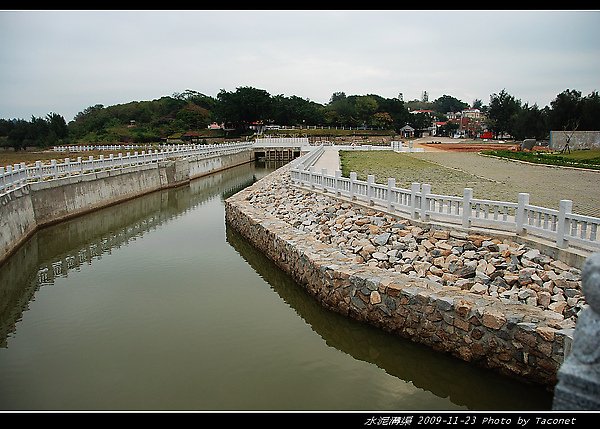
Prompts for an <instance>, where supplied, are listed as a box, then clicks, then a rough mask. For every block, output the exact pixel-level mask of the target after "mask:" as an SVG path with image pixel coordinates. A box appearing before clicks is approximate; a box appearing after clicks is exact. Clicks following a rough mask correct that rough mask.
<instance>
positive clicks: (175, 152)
mask: <svg viewBox="0 0 600 429" xmlns="http://www.w3.org/2000/svg"><path fill="white" fill-rule="evenodd" d="M251 148H252V143H249V142H240V143H226V144H215V145H186V146H178V145H174V146H172V147H165V148H163V149H161V150H149V151H147V152H146V151H141V152H137V151H136V152H134V153H129V152H127V153H126V154H125V155H123V154H122V153H119V154H117V155H114V154H109V155H108V156H104V155H100V156H98V157H93V156H89V157H87V158H83V157H77V158H76V159H74V160H73V159H70V158H65V159H64V160H63V161H60V162H59V161H57V160H56V159H52V160H50V161H49V162H42V161H36V162H35V163H34V165H29V166H28V165H25V163H24V162H22V163H19V164H14V165H8V166H6V167H0V196H2V195H5V194H8V193H10V192H13V191H15V190H17V189H20V188H22V187H23V186H25V185H27V184H28V183H33V182H39V181H45V180H53V179H58V178H61V177H67V176H75V175H80V174H87V173H94V172H98V171H103V170H115V169H122V168H127V167H135V166H141V165H144V164H152V163H158V162H159V161H163V160H166V159H172V158H185V157H191V156H198V157H203V158H210V157H213V156H220V155H228V154H232V153H237V152H241V151H244V150H249V149H251ZM71 150H73V149H71Z"/></svg>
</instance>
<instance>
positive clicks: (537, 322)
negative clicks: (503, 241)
mask: <svg viewBox="0 0 600 429" xmlns="http://www.w3.org/2000/svg"><path fill="white" fill-rule="evenodd" d="M288 168H289V166H288V165H286V166H284V167H282V168H280V169H278V170H276V171H275V172H273V173H271V174H270V175H268V176H266V177H265V178H263V179H261V180H260V181H258V182H257V183H255V184H253V185H252V186H250V187H248V188H246V189H244V190H242V191H240V192H239V193H237V194H235V195H234V196H232V197H230V198H228V199H227V200H226V201H225V216H226V221H227V223H228V224H229V225H230V226H232V227H233V228H235V229H236V230H237V231H239V232H240V233H241V234H242V235H243V236H244V237H246V238H247V239H248V240H249V241H250V242H251V243H252V244H253V245H254V246H255V247H257V248H258V249H259V250H260V251H262V252H263V253H264V254H266V255H267V256H268V257H269V258H270V259H271V260H273V261H274V262H275V263H276V264H277V265H278V266H279V267H280V268H281V269H283V270H284V271H286V272H287V273H288V274H290V275H291V276H292V277H293V278H294V280H295V281H297V282H298V283H299V284H301V285H302V286H303V287H304V288H305V289H306V290H307V291H308V293H310V294H311V295H312V296H313V297H314V298H316V299H317V300H318V301H319V303H320V304H321V305H323V306H324V307H325V308H327V309H329V310H332V311H336V312H338V313H341V314H343V315H346V316H348V317H350V318H353V319H356V320H358V321H361V322H366V323H369V324H371V325H374V326H376V327H378V328H381V329H383V330H385V331H388V332H391V333H394V334H396V335H399V336H401V337H404V338H408V339H410V340H412V341H414V342H418V343H422V344H425V345H427V346H429V347H431V348H433V349H434V350H437V351H442V352H447V353H450V354H452V355H453V356H455V357H457V358H460V359H462V360H464V361H467V362H471V363H474V364H477V365H479V366H482V367H485V368H489V369H492V370H494V371H497V372H499V373H501V374H504V375H507V376H511V377H514V378H518V379H522V380H527V381H531V382H534V383H538V384H541V385H545V386H546V387H547V388H552V387H553V386H554V385H555V384H556V380H557V378H556V375H557V372H558V369H559V367H560V365H561V364H562V362H563V361H564V358H565V355H566V354H567V353H568V351H569V349H570V346H571V341H572V334H573V330H572V329H560V330H557V329H555V328H553V327H552V325H553V324H554V322H555V319H554V318H552V317H550V316H548V315H547V314H545V313H544V312H543V311H542V310H541V309H539V308H535V307H531V306H525V305H523V304H506V303H503V302H501V301H499V300H497V299H495V298H491V297H488V296H482V295H476V294H473V293H469V292H468V291H463V290H457V288H452V287H445V286H441V285H440V284H438V283H436V282H433V281H431V280H428V279H423V278H419V279H415V278H409V277H408V276H406V275H404V274H401V273H397V272H390V271H386V270H382V269H380V268H377V267H370V266H368V265H365V264H357V263H355V262H353V260H352V259H351V258H349V257H347V256H345V255H343V254H342V253H341V252H340V251H339V249H337V248H336V247H335V246H333V245H328V244H324V243H323V242H320V241H318V240H317V239H316V238H315V237H314V236H312V235H310V234H308V233H306V232H304V231H299V230H298V229H295V228H294V227H293V226H292V225H290V224H288V223H286V222H284V221H282V220H280V219H277V218H275V217H274V216H271V215H269V214H267V213H265V212H264V210H261V209H259V208H257V207H254V206H253V205H252V203H251V202H250V201H248V198H247V197H249V195H250V194H252V193H253V192H256V191H257V190H260V189H265V190H268V189H269V188H270V187H271V185H272V184H273V183H275V182H276V181H278V180H281V179H282V177H283V175H285V174H289V173H288Z"/></svg>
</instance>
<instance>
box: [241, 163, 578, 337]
mask: <svg viewBox="0 0 600 429" xmlns="http://www.w3.org/2000/svg"><path fill="white" fill-rule="evenodd" d="M245 199H246V200H247V201H248V202H249V203H251V204H252V206H253V207H256V208H260V209H261V210H263V211H264V212H265V213H266V214H268V215H270V216H273V217H275V218H277V219H279V220H282V221H284V222H286V223H288V224H289V225H291V226H293V227H294V228H295V229H297V230H299V231H303V232H304V233H309V234H311V235H313V236H314V237H315V238H317V239H318V240H319V241H321V242H322V243H325V244H330V245H334V246H336V247H337V248H338V249H339V251H340V252H341V253H342V254H344V255H345V256H348V257H350V258H351V260H352V262H353V263H355V264H366V265H368V266H370V267H377V268H380V269H382V270H386V271H391V272H399V273H403V274H405V275H407V276H408V277H409V278H416V279H418V278H424V279H428V280H431V281H434V282H437V283H439V284H440V285H443V286H449V287H457V288H460V289H462V290H465V291H468V292H471V293H474V294H477V295H486V296H489V297H493V298H496V299H498V300H499V301H501V302H504V303H507V304H515V303H520V304H523V305H528V306H534V307H538V308H540V309H542V310H545V311H551V312H553V313H555V314H553V316H559V317H553V320H555V322H554V326H553V327H554V328H556V329H565V328H573V327H574V326H575V323H576V321H577V315H578V314H579V312H580V311H581V309H582V308H583V306H584V305H585V299H584V297H583V296H582V293H581V277H580V270H579V269H577V268H574V267H570V266H568V265H566V264H564V263H563V262H561V261H559V260H554V259H552V258H550V257H549V256H546V255H543V254H541V253H540V251H539V250H537V249H532V248H530V247H528V246H526V245H523V244H518V243H515V242H511V241H509V240H500V239H498V238H494V237H492V236H491V235H482V234H467V233H464V232H457V231H448V230H441V229H434V228H426V227H422V226H417V225H412V224H411V222H410V221H409V220H403V219H402V220H400V219H397V218H394V217H392V216H390V215H387V214H384V213H381V212H379V211H376V210H373V209H369V208H365V207H361V206H358V205H356V204H350V203H347V202H342V201H340V200H338V199H335V198H333V197H330V196H327V195H322V194H318V193H313V192H308V191H304V190H301V189H298V188H296V187H294V186H292V184H291V180H290V178H289V174H287V173H285V172H282V173H281V175H280V177H279V178H278V180H272V181H271V182H270V185H269V186H268V187H258V188H255V189H253V190H252V191H250V192H249V193H248V194H247V195H246V197H245Z"/></svg>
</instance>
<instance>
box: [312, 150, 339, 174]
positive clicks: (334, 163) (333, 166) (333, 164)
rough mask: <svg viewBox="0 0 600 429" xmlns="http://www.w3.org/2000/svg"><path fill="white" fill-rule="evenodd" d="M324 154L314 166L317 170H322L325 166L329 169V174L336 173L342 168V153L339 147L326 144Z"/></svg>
mask: <svg viewBox="0 0 600 429" xmlns="http://www.w3.org/2000/svg"><path fill="white" fill-rule="evenodd" d="M324 149H325V151H324V152H323V155H321V157H320V158H319V159H318V160H317V162H316V163H315V165H314V167H315V170H316V171H318V172H321V170H322V169H323V168H325V169H327V174H331V175H333V174H335V171H336V170H340V169H341V167H340V155H339V149H337V148H335V147H333V146H325V147H324Z"/></svg>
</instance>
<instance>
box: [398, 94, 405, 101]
mask: <svg viewBox="0 0 600 429" xmlns="http://www.w3.org/2000/svg"><path fill="white" fill-rule="evenodd" d="M398 100H400V101H404V95H403V94H402V93H401V92H399V93H398Z"/></svg>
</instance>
